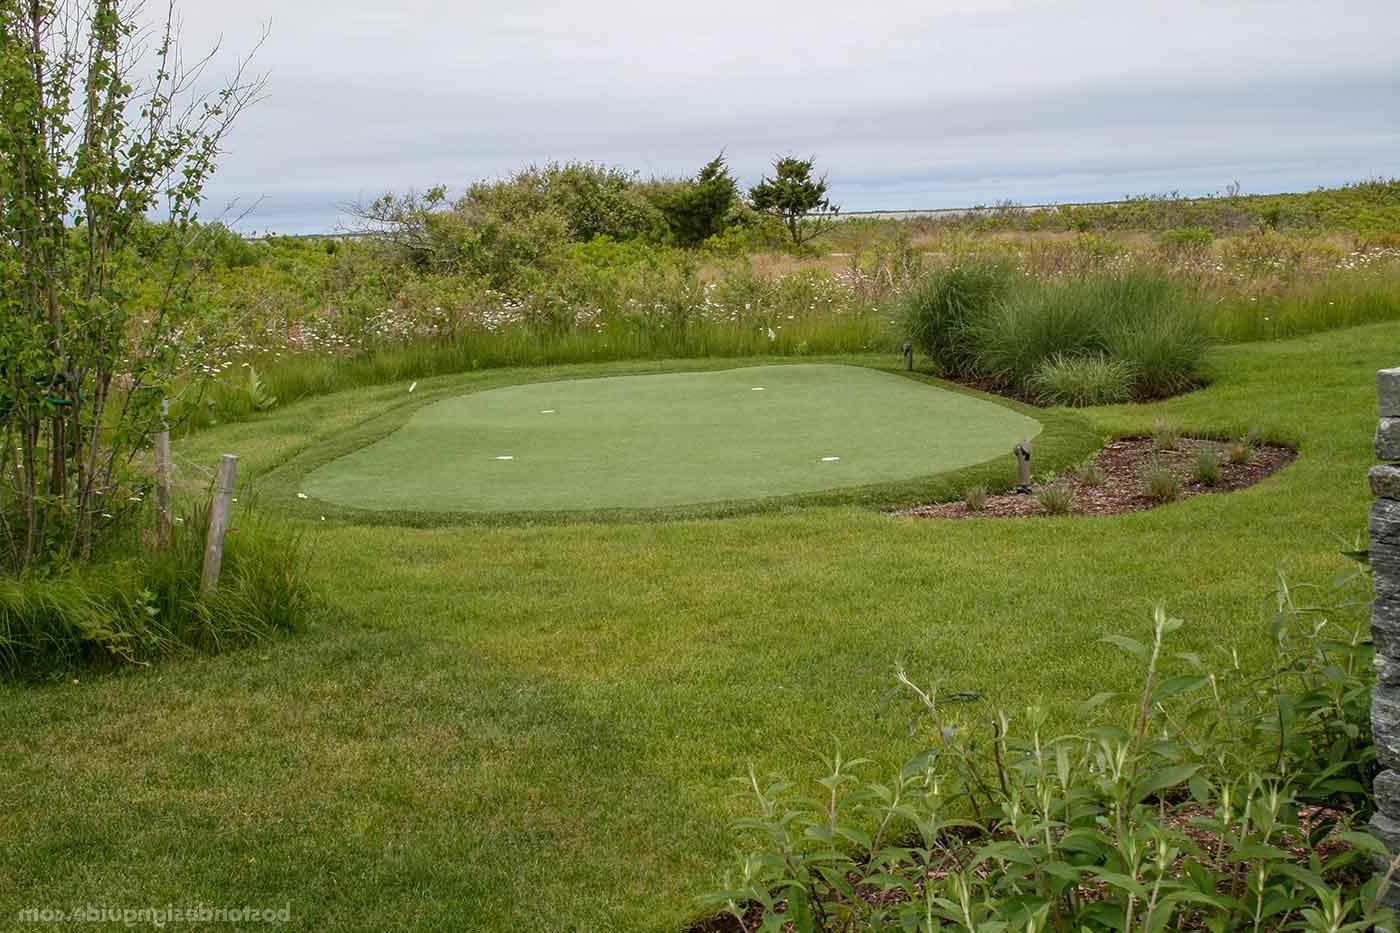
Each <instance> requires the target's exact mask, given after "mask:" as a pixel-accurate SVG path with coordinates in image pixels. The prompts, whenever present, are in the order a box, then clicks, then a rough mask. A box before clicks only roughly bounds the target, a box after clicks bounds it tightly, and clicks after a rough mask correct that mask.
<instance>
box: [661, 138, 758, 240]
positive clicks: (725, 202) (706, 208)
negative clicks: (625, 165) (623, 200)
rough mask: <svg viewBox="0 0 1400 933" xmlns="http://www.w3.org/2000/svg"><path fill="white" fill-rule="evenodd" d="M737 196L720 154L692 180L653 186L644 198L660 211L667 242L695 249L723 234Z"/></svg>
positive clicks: (731, 178) (732, 179)
mask: <svg viewBox="0 0 1400 933" xmlns="http://www.w3.org/2000/svg"><path fill="white" fill-rule="evenodd" d="M737 193H738V192H737V188H736V186H735V184H734V176H732V175H730V174H729V167H728V166H727V165H725V163H724V156H723V154H721V155H718V156H715V157H714V158H713V159H712V160H710V161H709V162H708V163H707V164H706V165H705V166H704V167H703V168H701V169H700V171H699V172H698V173H697V174H696V176H695V178H694V179H687V180H686V181H683V182H677V183H674V184H659V185H656V186H654V187H653V188H652V189H651V190H650V191H648V192H647V197H648V199H649V200H650V201H651V202H652V204H654V205H656V208H657V210H659V211H660V212H661V216H662V219H663V220H664V221H665V224H666V229H667V231H668V233H669V234H670V237H671V239H672V240H673V241H674V242H675V243H676V244H677V245H679V246H686V247H696V246H699V245H700V244H702V243H704V242H705V241H706V240H708V239H709V238H710V237H713V236H717V235H719V234H721V233H723V232H724V229H725V225H726V224H727V222H728V219H729V216H730V211H731V209H732V208H733V206H734V201H735V198H736V197H737Z"/></svg>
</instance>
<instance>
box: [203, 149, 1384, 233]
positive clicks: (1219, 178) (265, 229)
mask: <svg viewBox="0 0 1400 933" xmlns="http://www.w3.org/2000/svg"><path fill="white" fill-rule="evenodd" d="M832 175H833V177H832V178H831V197H832V200H833V201H834V202H835V203H836V204H838V205H840V206H841V208H842V209H843V210H844V211H847V212H855V211H918V210H949V209H957V208H966V207H973V206H976V205H992V204H997V203H998V202H1002V201H1014V202H1016V203H1018V204H1062V203H1084V202H1091V201H1116V200H1119V199H1122V198H1125V197H1131V196H1135V195H1141V194H1161V193H1164V192H1172V191H1175V192H1179V193H1180V194H1181V195H1183V196H1187V197H1201V196H1204V195H1209V194H1217V193H1219V192H1220V191H1221V190H1222V189H1223V188H1224V186H1225V184H1226V183H1227V182H1230V181H1233V180H1236V179H1237V180H1239V181H1240V183H1241V184H1242V186H1243V193H1244V194H1272V193H1277V192H1282V191H1311V190H1313V189H1315V188H1318V187H1332V186H1335V185H1340V184H1346V183H1348V182H1355V181H1360V180H1363V179H1365V178H1370V177H1376V176H1385V177H1393V176H1400V161H1387V162H1383V163H1382V164H1381V165H1368V166H1361V165H1350V164H1345V165H1327V166H1321V165H1309V166H1296V165H1291V164H1282V165H1273V166H1260V165H1253V166H1243V165H1239V166H1234V165H1224V166H1218V165H1212V166H1200V167H1174V168H1170V169H1166V168H1164V169H1157V170H1153V171H1143V170H1136V171H1121V172H1091V171H1084V172H1076V173H1072V174H1066V173H1060V174H1042V173H1032V174H1027V175H1024V176H1014V175H996V176H992V177H985V178H941V177H929V176H903V177H886V178H860V177H854V178H846V179H840V178H837V177H835V172H833V173H832ZM755 180H756V179H741V180H740V184H741V187H743V186H747V184H749V183H750V182H752V181H755ZM380 193H381V192H378V191H358V192H357V191H345V192H335V191H316V192H295V191H285V192H275V193H267V194H264V195H262V197H261V198H259V197H258V195H257V193H256V192H252V193H249V192H241V191H234V190H230V189H219V190H211V192H210V194H209V196H208V197H207V198H206V200H205V203H204V209H203V210H202V211H201V212H200V217H201V219H203V220H206V221H213V220H218V219H220V218H222V219H224V221H225V222H226V223H229V224H230V225H231V226H233V227H234V228H235V229H237V230H239V231H240V232H242V233H246V234H261V233H269V232H270V233H282V234H308V233H342V232H345V231H346V230H350V229H354V226H355V224H354V221H353V220H352V219H351V218H350V217H349V215H347V214H346V213H345V211H344V210H343V209H342V208H343V206H344V205H346V204H349V203H354V202H357V201H362V200H370V199H373V198H374V197H375V196H377V195H378V194H380ZM231 202H232V203H233V206H232V208H231V209H226V207H227V205H229V204H230V203H231ZM240 215H241V216H240Z"/></svg>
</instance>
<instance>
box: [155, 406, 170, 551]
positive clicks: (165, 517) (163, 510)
mask: <svg viewBox="0 0 1400 933" xmlns="http://www.w3.org/2000/svg"><path fill="white" fill-rule="evenodd" d="M170 472H171V470H170V401H169V400H168V399H167V400H164V401H162V402H161V403H160V430H159V431H157V432H156V539H157V540H158V541H159V542H160V543H161V544H166V543H168V542H169V541H170V529H171V518H172V516H171V512H170Z"/></svg>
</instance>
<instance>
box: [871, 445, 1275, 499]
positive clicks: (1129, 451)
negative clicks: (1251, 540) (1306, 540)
mask: <svg viewBox="0 0 1400 933" xmlns="http://www.w3.org/2000/svg"><path fill="white" fill-rule="evenodd" d="M1202 447H1210V448H1214V450H1215V452H1216V454H1217V456H1218V457H1219V460H1220V481H1219V482H1218V483H1216V484H1215V485H1214V486H1207V485H1205V484H1204V483H1198V482H1196V481H1195V480H1193V479H1192V478H1191V464H1192V462H1193V461H1194V460H1195V458H1196V452H1197V451H1198V450H1199V449H1200V448H1202ZM1229 448H1230V445H1229V444H1228V443H1225V442H1222V441H1208V440H1200V439H1197V438H1187V437H1183V438H1181V439H1180V440H1179V441H1178V442H1177V444H1176V447H1175V448H1174V449H1172V450H1156V449H1155V447H1154V445H1153V441H1152V438H1150V437H1129V438H1123V439H1121V440H1116V441H1112V442H1110V443H1109V444H1108V445H1107V446H1105V447H1104V448H1103V450H1101V451H1099V454H1098V456H1096V457H1095V458H1094V463H1096V464H1098V466H1099V469H1101V470H1103V472H1104V474H1105V476H1106V481H1105V482H1104V483H1103V485H1101V486H1087V485H1085V484H1083V483H1080V482H1077V481H1076V480H1075V479H1074V477H1073V473H1070V474H1067V475H1066V476H1064V477H1061V478H1060V481H1062V482H1067V483H1069V485H1070V488H1071V489H1073V490H1074V500H1073V502H1072V504H1071V505H1070V514H1071V515H1119V514H1122V513H1124V512H1141V511H1144V510H1146V509H1150V508H1152V507H1153V506H1156V505H1161V504H1162V503H1160V502H1157V501H1155V500H1153V499H1152V498H1150V497H1149V496H1148V495H1147V493H1146V491H1145V490H1144V488H1143V481H1142V474H1143V472H1144V470H1146V468H1147V465H1148V464H1149V463H1150V462H1151V460H1152V457H1153V455H1154V454H1155V455H1156V456H1158V457H1160V458H1161V459H1162V460H1163V461H1164V462H1166V463H1168V464H1170V465H1171V467H1172V469H1174V470H1175V471H1176V473H1177V475H1178V476H1180V477H1181V498H1183V499H1185V498H1188V497H1190V496H1200V495H1206V494H1208V493H1215V492H1231V491H1233V490H1236V489H1243V488H1245V487H1246V486H1253V485H1254V484H1255V483H1257V482H1259V481H1260V480H1262V479H1264V478H1265V477H1267V476H1270V475H1272V474H1274V473H1276V472H1278V471H1279V470H1281V469H1283V468H1284V467H1286V466H1288V464H1290V463H1292V462H1293V460H1294V459H1295V458H1296V457H1297V456H1298V453H1297V451H1295V450H1292V449H1290V448H1288V447H1277V446H1274V445H1271V444H1261V445H1258V446H1256V447H1255V448H1254V455H1253V457H1251V458H1250V460H1249V462H1248V463H1231V462H1230V459H1229V456H1228V451H1229ZM893 514H895V515H905V516H913V517H916V518H1024V517H1027V516H1033V515H1040V514H1042V511H1041V508H1040V502H1039V501H1038V500H1037V499H1036V497H1035V496H1034V495H1020V494H1018V493H1014V492H1011V493H1004V494H1001V495H989V496H987V503H986V506H985V507H984V508H983V509H981V510H980V511H973V510H972V509H969V508H968V507H967V506H966V505H965V504H964V503H962V502H943V503H935V504H932V505H922V506H919V507H917V508H912V509H900V510H898V511H896V512H894V513H893Z"/></svg>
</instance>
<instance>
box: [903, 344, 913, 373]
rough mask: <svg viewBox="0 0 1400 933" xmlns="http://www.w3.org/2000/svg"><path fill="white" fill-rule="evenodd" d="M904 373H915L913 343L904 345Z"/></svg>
mask: <svg viewBox="0 0 1400 933" xmlns="http://www.w3.org/2000/svg"><path fill="white" fill-rule="evenodd" d="M904 371H905V372H906V373H912V372H913V371H914V345H913V344H912V343H906V344H905V345H904Z"/></svg>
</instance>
